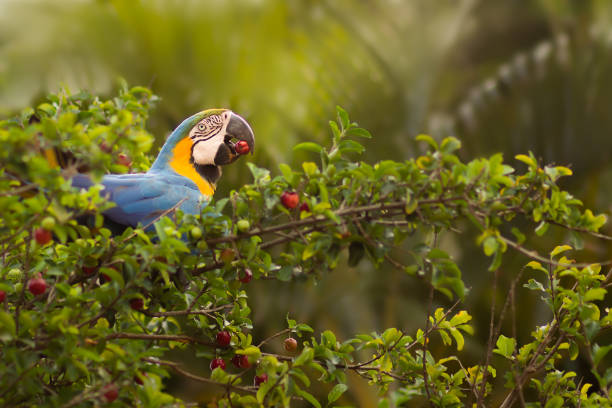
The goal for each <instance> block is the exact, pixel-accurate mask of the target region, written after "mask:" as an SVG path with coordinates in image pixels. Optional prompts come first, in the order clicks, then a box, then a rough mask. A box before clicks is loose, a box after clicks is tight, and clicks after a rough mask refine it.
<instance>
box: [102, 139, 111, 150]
mask: <svg viewBox="0 0 612 408" xmlns="http://www.w3.org/2000/svg"><path fill="white" fill-rule="evenodd" d="M100 150H102V151H103V152H105V153H110V152H112V151H113V147H112V146H111V145H109V144H108V143H107V142H106V140H103V141H102V142H101V143H100Z"/></svg>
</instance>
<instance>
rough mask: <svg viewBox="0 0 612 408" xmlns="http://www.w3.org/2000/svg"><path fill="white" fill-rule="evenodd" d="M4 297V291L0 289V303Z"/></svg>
mask: <svg viewBox="0 0 612 408" xmlns="http://www.w3.org/2000/svg"><path fill="white" fill-rule="evenodd" d="M5 298H6V292H5V291H3V290H0V303H2V302H4V299H5Z"/></svg>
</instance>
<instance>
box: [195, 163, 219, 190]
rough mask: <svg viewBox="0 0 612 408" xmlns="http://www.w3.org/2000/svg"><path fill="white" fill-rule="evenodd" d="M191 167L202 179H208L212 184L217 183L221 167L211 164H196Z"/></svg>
mask: <svg viewBox="0 0 612 408" xmlns="http://www.w3.org/2000/svg"><path fill="white" fill-rule="evenodd" d="M193 167H194V168H195V170H196V171H197V172H198V174H199V175H200V176H202V177H203V178H204V180H206V181H208V182H209V183H210V184H212V185H213V186H216V185H217V181H219V179H220V178H221V168H220V167H218V166H214V165H212V164H196V163H193Z"/></svg>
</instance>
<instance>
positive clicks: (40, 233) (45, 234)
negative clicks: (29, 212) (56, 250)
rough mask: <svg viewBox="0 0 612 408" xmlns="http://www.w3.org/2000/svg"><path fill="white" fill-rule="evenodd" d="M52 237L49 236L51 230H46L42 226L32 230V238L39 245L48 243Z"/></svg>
mask: <svg viewBox="0 0 612 408" xmlns="http://www.w3.org/2000/svg"><path fill="white" fill-rule="evenodd" d="M52 238H53V237H52V236H51V231H49V230H46V229H44V228H43V227H39V228H36V229H35V230H34V239H35V240H36V242H38V243H39V244H40V245H45V244H48V243H49V242H51V239H52Z"/></svg>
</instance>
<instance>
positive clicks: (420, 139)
mask: <svg viewBox="0 0 612 408" xmlns="http://www.w3.org/2000/svg"><path fill="white" fill-rule="evenodd" d="M415 140H416V141H417V142H425V143H427V144H428V145H430V146H431V147H432V148H433V149H434V150H438V143H436V141H435V140H434V138H433V137H431V136H429V135H418V136H417V137H415Z"/></svg>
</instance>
